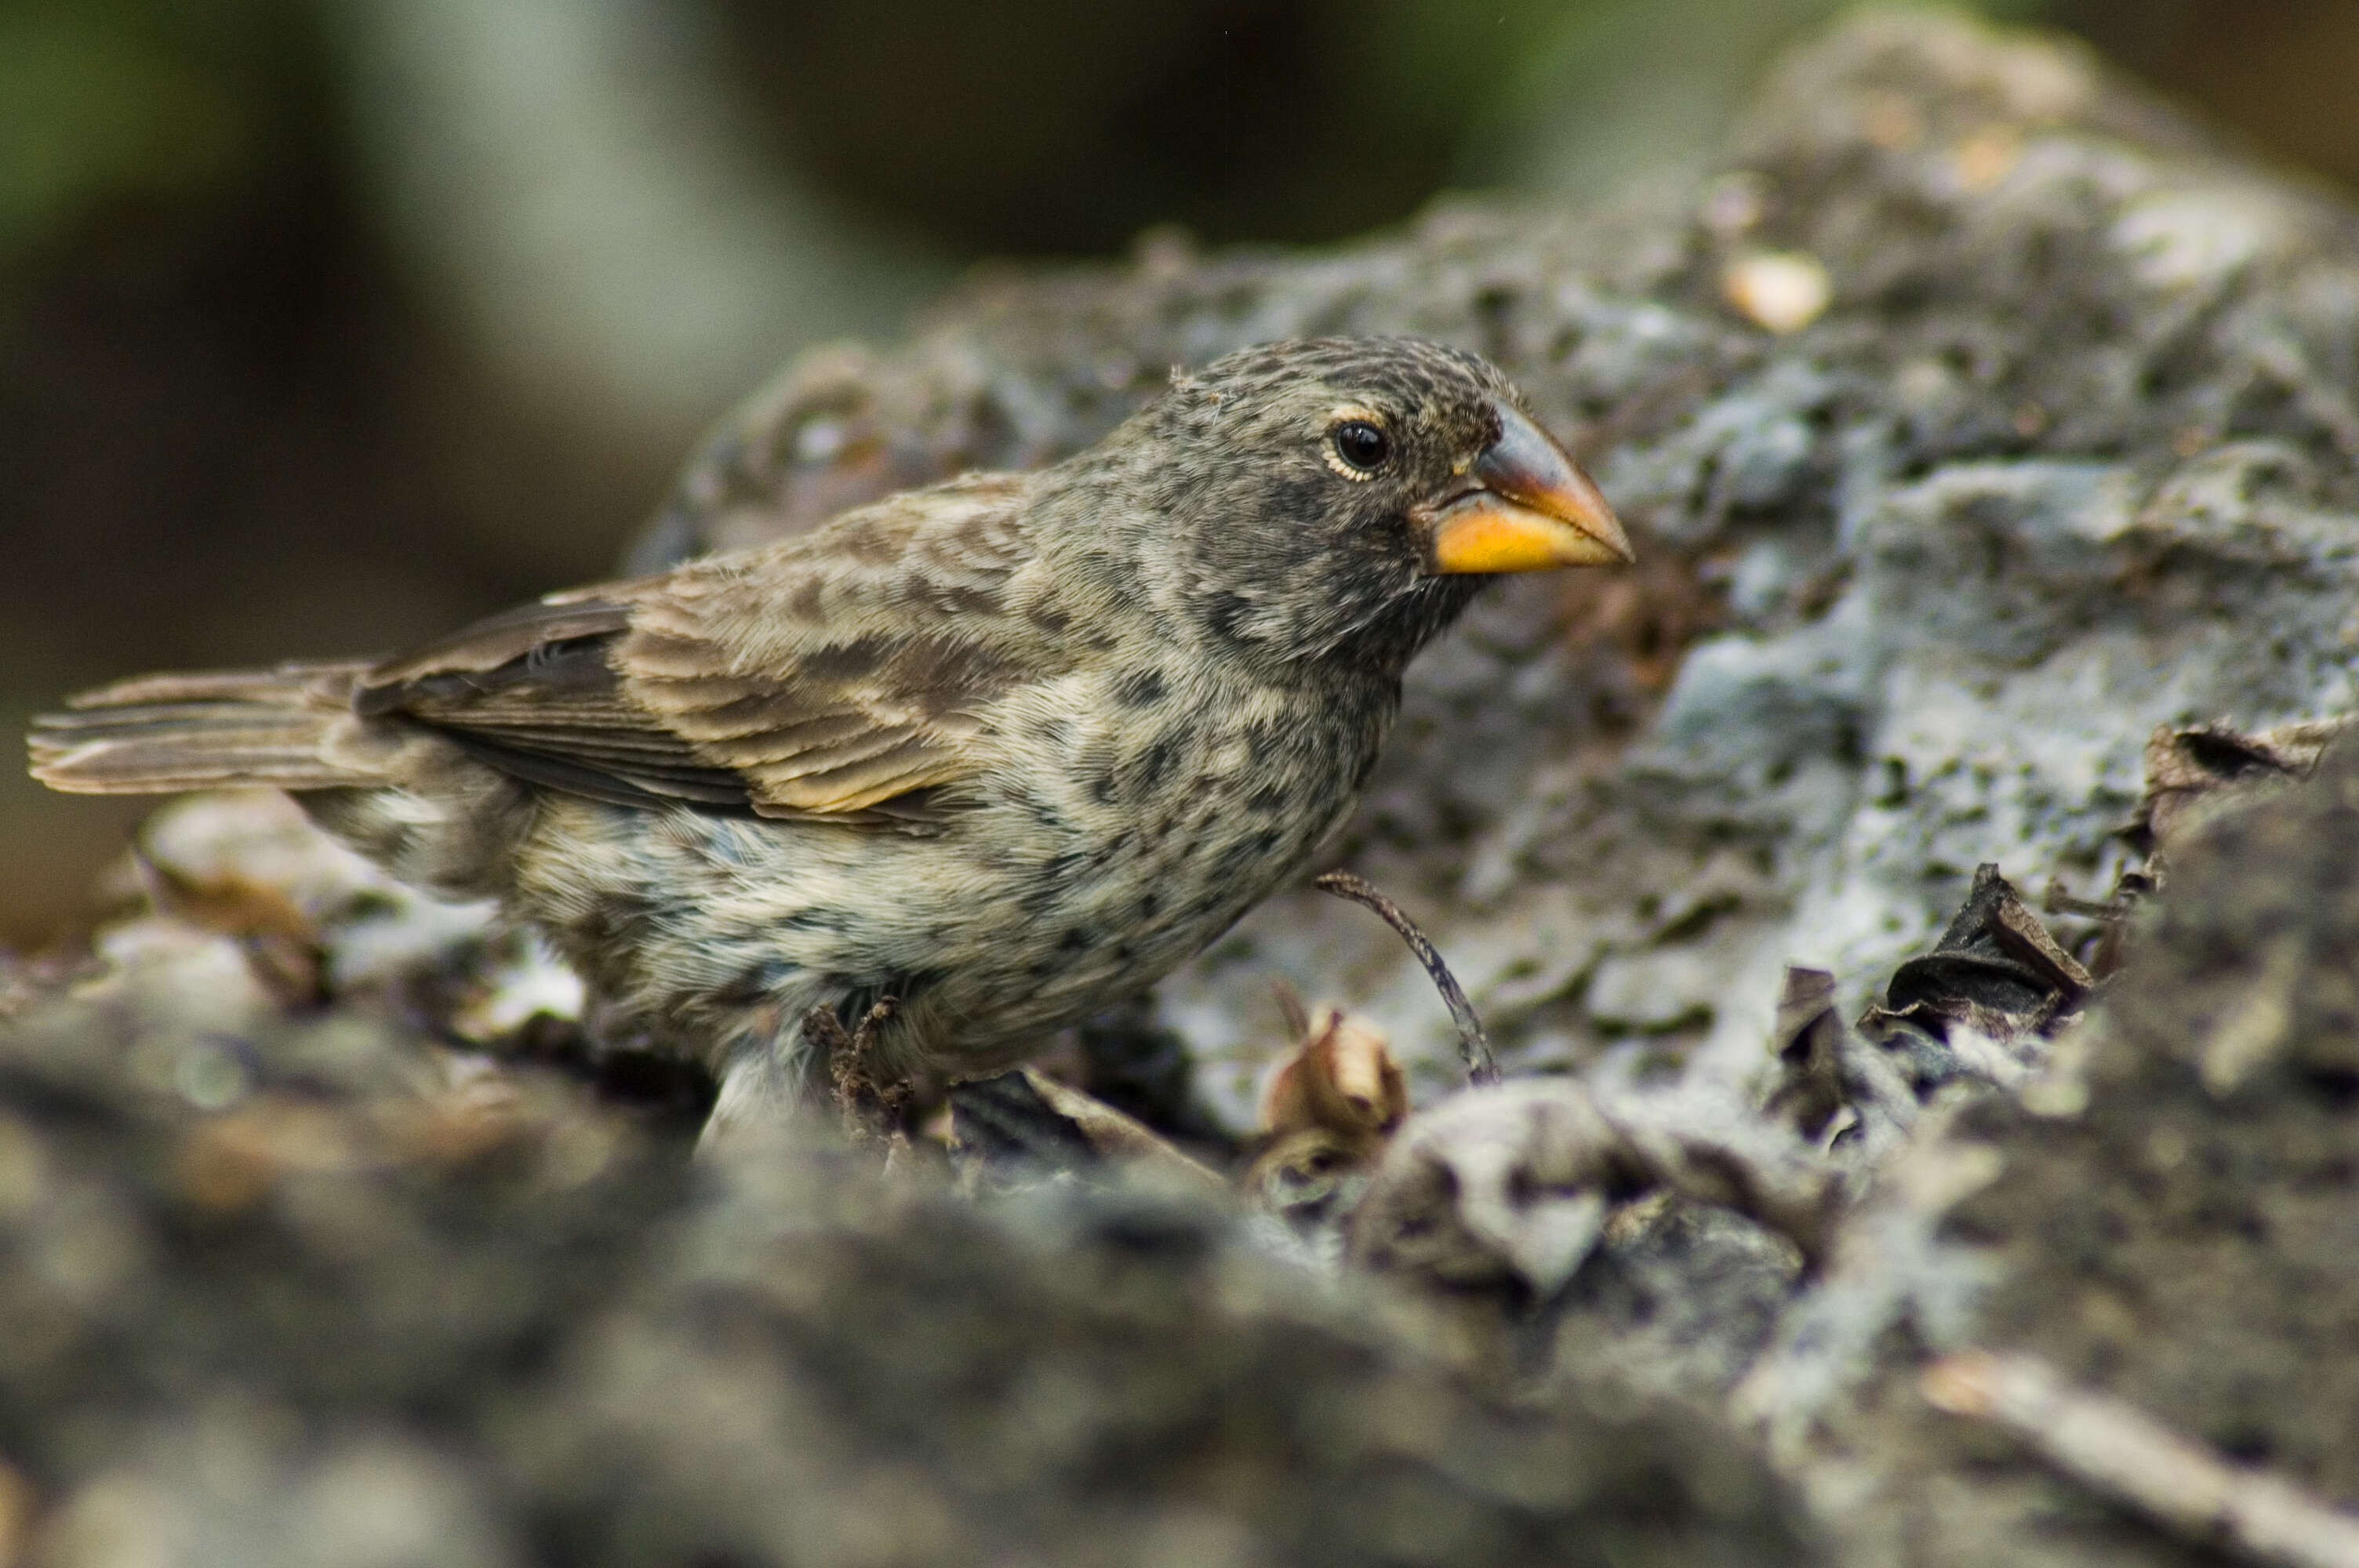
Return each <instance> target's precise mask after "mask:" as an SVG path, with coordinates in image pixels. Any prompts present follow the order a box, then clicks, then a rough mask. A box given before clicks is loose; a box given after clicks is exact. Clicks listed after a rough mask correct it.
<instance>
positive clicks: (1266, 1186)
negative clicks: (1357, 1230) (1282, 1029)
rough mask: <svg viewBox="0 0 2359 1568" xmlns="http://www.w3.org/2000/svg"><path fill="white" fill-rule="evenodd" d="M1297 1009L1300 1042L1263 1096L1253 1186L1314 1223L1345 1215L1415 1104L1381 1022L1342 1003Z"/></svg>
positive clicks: (1265, 1198)
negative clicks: (1310, 1011)
mask: <svg viewBox="0 0 2359 1568" xmlns="http://www.w3.org/2000/svg"><path fill="white" fill-rule="evenodd" d="M1282 1000H1291V999H1290V998H1286V999H1282ZM1288 1014H1289V1021H1290V1022H1293V1023H1294V1025H1295V1034H1296V1037H1297V1039H1298V1040H1299V1042H1300V1044H1299V1045H1297V1047H1296V1049H1295V1052H1294V1054H1293V1055H1291V1056H1290V1057H1288V1059H1287V1060H1286V1062H1285V1063H1284V1064H1283V1065H1281V1066H1279V1068H1278V1070H1277V1075H1276V1076H1274V1077H1272V1078H1271V1079H1270V1082H1269V1088H1268V1090H1267V1092H1266V1093H1265V1094H1264V1095H1263V1097H1262V1108H1261V1128H1260V1148H1259V1152H1257V1153H1256V1155H1255V1156H1254V1159H1253V1162H1252V1163H1251V1164H1250V1165H1248V1166H1247V1167H1246V1170H1245V1178H1244V1188H1245V1199H1246V1201H1247V1202H1248V1203H1250V1204H1252V1205H1253V1206H1256V1207H1257V1208H1261V1209H1265V1210H1266V1211H1268V1212H1269V1213H1272V1214H1275V1215H1277V1216H1279V1217H1283V1218H1285V1219H1286V1220H1288V1222H1289V1223H1291V1224H1293V1225H1294V1226H1296V1227H1298V1228H1307V1227H1315V1226H1317V1225H1320V1224H1321V1223H1324V1222H1327V1221H1329V1220H1332V1219H1339V1218H1341V1217H1342V1216H1343V1214H1344V1213H1345V1212H1346V1211H1348V1210H1349V1209H1350V1208H1351V1206H1352V1205H1353V1203H1354V1202H1355V1201H1356V1200H1357V1199H1358V1197H1359V1195H1360V1193H1361V1191H1362V1190H1363V1188H1364V1185H1365V1184H1366V1179H1367V1174H1368V1172H1369V1171H1370V1169H1371V1168H1372V1167H1373V1166H1374V1165H1375V1162H1376V1161H1377V1160H1378V1159H1379V1158H1380V1157H1381V1156H1382V1155H1383V1153H1384V1152H1385V1146H1386V1143H1387V1142H1388V1141H1390V1140H1391V1138H1392V1134H1393V1131H1394V1130H1395V1129H1397V1127H1399V1126H1400V1124H1401V1120H1402V1119H1403V1118H1404V1117H1406V1116H1408V1084H1407V1083H1406V1082H1405V1081H1404V1080H1403V1078H1402V1076H1401V1070H1400V1064H1399V1063H1397V1062H1396V1061H1394V1060H1393V1054H1392V1051H1391V1048H1390V1046H1389V1044H1388V1043H1387V1042H1386V1039H1385V1035H1384V1032H1383V1031H1382V1030H1379V1029H1377V1028H1376V1027H1375V1025H1374V1024H1371V1023H1369V1022H1366V1021H1365V1020H1364V1019H1358V1018H1354V1017H1353V1016H1352V1015H1351V1014H1349V1013H1347V1012H1345V1011H1343V1010H1342V1009H1341V1008H1336V1007H1325V1006H1322V1007H1321V1008H1320V1009H1319V1010H1318V1011H1317V1012H1316V1013H1315V1014H1312V1015H1309V1016H1305V1015H1303V1014H1302V1012H1301V1010H1300V1006H1299V1003H1296V1004H1295V1005H1293V1006H1291V1007H1289V1008H1288Z"/></svg>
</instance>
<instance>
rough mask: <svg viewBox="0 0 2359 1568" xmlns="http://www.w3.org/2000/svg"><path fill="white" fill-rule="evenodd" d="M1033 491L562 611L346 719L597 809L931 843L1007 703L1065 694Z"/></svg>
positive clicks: (891, 511) (381, 675)
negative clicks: (811, 823) (1032, 590)
mask: <svg viewBox="0 0 2359 1568" xmlns="http://www.w3.org/2000/svg"><path fill="white" fill-rule="evenodd" d="M1026 488H1027V481H1026V480H1025V479H1023V478H1022V477H1020V476H1014V475H997V474H993V475H973V476H970V477H969V478H967V479H964V480H959V481H952V482H951V483H950V484H946V485H940V486H936V487H934V488H933V489H931V490H927V491H919V492H912V493H910V494H908V495H903V496H897V497H895V498H893V499H891V500H889V501H885V502H880V503H876V504H875V505H874V506H869V507H864V508H861V509H860V510H859V511H857V512H853V513H849V514H845V516H843V518H841V519H839V520H838V521H837V522H835V523H833V524H830V525H828V526H827V527H825V528H822V529H820V530H818V531H816V532H814V533H812V534H809V535H804V536H802V537H799V538H796V539H791V540H788V541H786V542H784V543H782V544H778V545H774V546H766V547H765V548H762V549H757V550H750V551H743V552H739V553H736V554H734V555H727V556H716V557H709V558H707V559H704V560H700V561H693V562H690V564H688V565H686V566H683V567H680V568H676V569H674V570H672V571H669V572H667V573H664V574H662V575H660V576H658V577H651V578H643V579H637V580H636V581H632V582H623V583H614V584H608V585H606V586H603V587H601V588H593V589H579V590H576V591H574V592H571V593H565V594H556V595H552V596H550V597H549V598H548V599H546V600H541V601H540V602H539V603H537V604H532V605H527V606H526V607H524V608H523V609H520V610H516V611H509V612H508V613H506V614H504V615H497V616H494V617H493V618H492V619H490V620H488V621H484V622H478V623H477V624H475V625H473V626H472V627H469V628H468V629H466V630H465V631H463V632H461V633H457V634H456V635H455V636H451V637H448V638H445V639H443V640H442V641H440V642H438V643H432V644H430V645H429V646H427V647H425V648H421V649H419V650H418V651H417V652H415V653H412V654H408V655H406V656H404V657H401V658H397V659H394V660H391V661H388V662H387V663H386V664H383V665H378V666H376V667H375V669H373V670H371V671H370V672H369V674H368V675H367V676H365V677H364V680H363V681H362V683H361V685H360V687H359V689H358V691H357V693H356V694H355V697H354V699H353V700H354V707H355V708H356V709H357V710H358V711H359V712H360V713H362V714H363V715H365V716H377V715H394V714H398V715H401V716H404V717H407V718H408V719H413V720H416V721H419V722H421V723H425V724H429V725H431V726H433V727H435V728H436V729H438V730H442V731H444V732H446V733H447V734H449V735H450V736H451V739H452V740H454V741H457V742H459V743H460V744H462V745H463V746H465V747H466V748H467V749H468V750H470V751H471V752H474V753H475V754H477V755H478V756H480V757H482V758H484V760H485V761H487V762H491V763H492V764H493V765H495V766H497V767H500V768H502V769H504V770H505V771H506V772H508V773H514V774H516V776H518V777H521V778H526V779H529V780H531V781H533V782H535V783H538V784H545V785H547V786H549V787H551V788H555V789H560V790H565V791H568V792H571V793H573V794H577V795H589V796H591V797H592V798H597V799H604V800H613V801H616V802H618V803H622V804H628V805H652V804H656V803H658V802H663V801H680V802H686V803H688V804H690V805H695V806H705V807H708V808H712V809H721V810H732V809H734V810H750V811H753V812H755V813H756V814H758V815H761V816H781V817H817V818H822V819H826V820H830V821H837V822H857V823H875V824H891V825H903V826H913V827H915V826H922V825H923V824H924V823H925V822H927V821H929V820H936V819H938V818H939V816H940V809H941V803H940V799H939V796H938V793H937V792H938V791H939V789H940V786H943V785H948V784H956V783H957V782H958V781H959V780H961V779H962V778H964V777H966V776H968V775H969V774H970V773H973V771H974V769H975V767H976V766H977V765H978V757H977V746H976V742H977V741H978V740H979V738H980V737H981V736H982V735H983V734H984V731H985V728H986V724H987V718H986V714H987V711H988V709H989V708H990V706H991V704H992V703H993V701H994V699H995V698H996V697H999V696H1000V695H1001V694H1003V693H1005V692H1006V691H1007V690H1009V689H1010V688H1011V687H1016V686H1017V685H1019V684H1022V683H1025V682H1027V681H1031V680H1036V679H1040V678H1045V677H1047V676H1054V675H1056V674H1059V673H1061V661H1060V647H1059V642H1058V640H1057V639H1056V638H1055V637H1054V636H1053V633H1054V632H1055V631H1056V630H1057V629H1058V625H1059V623H1058V620H1057V618H1056V617H1055V616H1053V615H1043V614H1041V613H1039V612H1038V611H1039V609H1040V606H1039V603H1038V596H1037V595H1019V592H1018V589H1019V587H1020V586H1021V585H1019V583H1018V578H1019V575H1020V574H1023V573H1024V570H1025V568H1026V567H1027V565H1028V564H1030V563H1031V562H1032V561H1033V559H1034V556H1033V551H1032V548H1031V543H1030V538H1029V535H1028V533H1027V530H1026V528H1025V526H1024V506H1023V500H1024V495H1025V492H1026ZM1034 576H1035V577H1036V578H1037V576H1038V574H1034ZM1019 597H1021V598H1022V599H1023V601H1024V607H1021V608H1019V604H1018V600H1019Z"/></svg>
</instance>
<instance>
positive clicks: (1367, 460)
mask: <svg viewBox="0 0 2359 1568" xmlns="http://www.w3.org/2000/svg"><path fill="white" fill-rule="evenodd" d="M1327 439H1328V443H1329V445H1331V446H1332V448H1333V449H1334V451H1335V456H1336V458H1337V459H1338V460H1340V461H1341V463H1342V466H1343V470H1345V471H1346V475H1347V477H1349V478H1353V479H1365V478H1366V477H1368V476H1369V475H1370V474H1373V473H1375V471H1376V470H1378V469H1381V468H1383V467H1384V466H1385V464H1386V463H1387V462H1388V461H1390V460H1392V455H1393V442H1392V438H1391V437H1389V436H1387V435H1386V434H1385V431H1384V427H1383V426H1381V425H1378V424H1377V423H1375V421H1374V420H1372V419H1343V420H1340V421H1338V422H1337V423H1336V425H1335V427H1334V428H1333V429H1332V430H1330V431H1329V432H1328V436H1327Z"/></svg>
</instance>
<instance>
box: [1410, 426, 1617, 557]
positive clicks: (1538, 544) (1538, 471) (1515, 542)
mask: <svg viewBox="0 0 2359 1568" xmlns="http://www.w3.org/2000/svg"><path fill="white" fill-rule="evenodd" d="M1498 413H1499V437H1498V439H1496V440H1495V441H1493V442H1492V443H1491V445H1490V446H1489V447H1488V448H1487V449H1484V453H1483V455H1482V456H1481V457H1479V458H1477V459H1475V460H1474V462H1473V466H1472V467H1470V468H1469V469H1468V470H1466V476H1465V477H1466V481H1467V483H1466V486H1465V488H1463V489H1462V490H1460V491H1458V492H1456V493H1455V494H1454V495H1452V496H1451V498H1450V499H1449V500H1448V501H1446V502H1444V503H1441V504H1440V506H1437V507H1435V508H1433V509H1432V511H1431V512H1430V519H1431V523H1432V530H1433V531H1432V535H1431V539H1432V545H1431V550H1430V557H1429V560H1428V564H1427V567H1426V569H1427V570H1428V571H1432V572H1533V571H1544V570H1546V569H1548V568H1550V567H1604V566H1621V565H1625V564H1627V563H1628V562H1630V561H1633V560H1636V558H1637V557H1636V556H1634V555H1632V554H1631V552H1630V537H1629V535H1626V534H1625V533H1624V532H1623V531H1622V524H1621V522H1620V521H1619V520H1618V519H1616V518H1615V517H1614V509H1613V508H1612V507H1610V506H1608V505H1606V504H1605V498H1604V497H1603V496H1602V495H1600V494H1598V493H1597V486H1596V485H1594V484H1593V483H1592V482H1590V478H1589V476H1588V475H1587V474H1585V473H1583V472H1582V471H1581V468H1580V465H1578V464H1576V463H1575V462H1574V461H1573V460H1572V458H1571V455H1570V454H1569V453H1567V452H1566V451H1565V449H1563V448H1562V447H1560V446H1559V445H1557V443H1556V439H1555V438H1554V437H1552V436H1550V435H1549V433H1548V432H1547V431H1546V430H1543V429H1541V428H1540V427H1538V425H1536V424H1534V423H1532V421H1531V419H1530V418H1529V417H1528V416H1526V415H1525V414H1524V413H1523V412H1521V411H1520V410H1518V409H1517V408H1515V407H1513V406H1510V405H1509V404H1507V403H1506V402H1504V401H1503V402H1501V403H1500V404H1499V406H1498Z"/></svg>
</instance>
